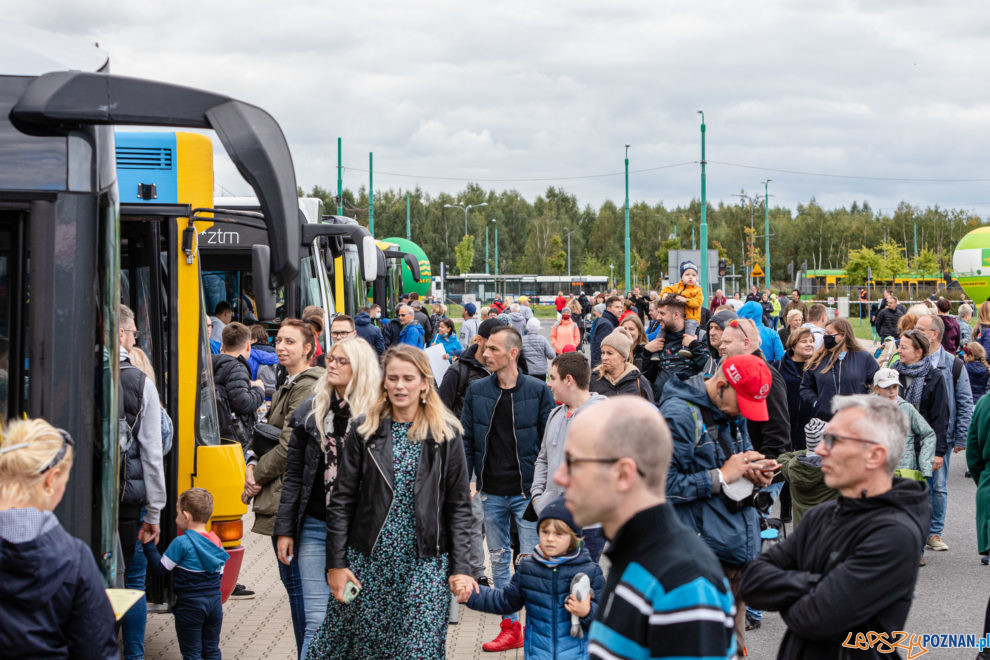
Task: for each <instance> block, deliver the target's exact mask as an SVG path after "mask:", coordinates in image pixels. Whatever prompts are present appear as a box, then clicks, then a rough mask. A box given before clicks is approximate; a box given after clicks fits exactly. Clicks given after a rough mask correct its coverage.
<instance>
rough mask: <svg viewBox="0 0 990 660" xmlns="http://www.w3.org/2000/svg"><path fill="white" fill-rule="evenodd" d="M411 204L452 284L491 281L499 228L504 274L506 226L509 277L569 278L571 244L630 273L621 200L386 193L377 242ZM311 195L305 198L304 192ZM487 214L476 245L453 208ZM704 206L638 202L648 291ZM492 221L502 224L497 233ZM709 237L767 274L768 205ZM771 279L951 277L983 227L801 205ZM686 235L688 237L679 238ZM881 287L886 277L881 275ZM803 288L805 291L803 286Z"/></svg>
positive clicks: (786, 217)
mask: <svg viewBox="0 0 990 660" xmlns="http://www.w3.org/2000/svg"><path fill="white" fill-rule="evenodd" d="M407 193H408V194H409V197H410V218H411V219H410V226H411V238H412V240H413V241H415V242H416V243H417V244H419V245H420V246H421V247H422V248H423V250H425V251H426V254H427V255H428V256H429V258H430V262H431V263H432V264H434V269H435V272H437V271H436V269H437V268H438V264H439V263H440V262H445V263H446V264H448V267H450V268H451V271H450V272H452V273H457V272H484V271H485V226H486V225H487V226H488V228H489V268H490V269H491V272H494V268H495V264H494V259H495V246H494V240H495V225H496V224H497V225H498V242H499V244H498V259H499V267H498V270H499V272H500V273H516V274H523V273H526V274H540V275H565V274H567V236H568V234H570V243H571V272H572V273H573V274H583V275H608V274H609V265H610V264H612V265H614V266H615V274H616V276H618V277H621V273H622V271H623V269H624V263H625V261H624V224H625V220H624V207H623V205H622V204H616V203H615V202H612V201H611V200H607V201H605V202H603V203H602V204H601V205H600V206H599V207H598V208H595V207H593V206H591V205H590V204H585V205H584V206H581V205H580V204H579V202H578V199H577V196H576V195H574V194H573V193H569V192H567V191H565V190H564V189H562V188H558V187H554V186H551V187H549V188H547V190H546V192H545V193H544V194H542V195H540V196H538V197H537V198H536V199H535V200H533V201H532V202H530V201H529V200H527V199H526V198H524V197H523V196H522V195H521V194H520V193H519V192H518V191H515V190H503V191H495V190H484V189H483V188H482V187H481V186H479V185H477V184H469V185H468V186H467V187H466V188H465V189H464V190H462V191H461V192H459V193H457V194H455V195H450V194H447V193H440V194H438V195H431V194H430V193H427V192H425V191H423V190H422V189H421V188H419V187H416V188H414V189H411V190H408V191H405V190H385V191H380V192H379V191H376V192H375V200H374V220H375V236H376V237H382V238H384V237H388V236H405V235H406V194H407ZM300 194H301V195H302V194H303V191H302V190H300ZM308 196H311V197H319V198H321V199H322V200H323V201H324V204H325V205H326V208H327V212H328V213H335V212H336V208H337V202H336V198H335V195H334V194H333V193H332V192H331V191H329V190H326V189H324V188H321V187H319V186H315V187H314V188H313V189H312V190H311V191H310V192H309V193H308ZM482 202H484V203H487V206H485V207H481V208H473V209H471V210H470V212H469V213H468V234H467V236H468V238H467V239H465V238H464V236H465V234H464V213H463V211H462V210H461V209H458V208H445V205H446V204H455V205H460V206H465V205H468V204H481V203H482ZM343 206H344V215H347V216H349V217H353V218H355V219H357V220H358V222H360V223H361V224H362V225H364V226H366V227H367V226H368V215H369V204H368V194H367V189H365V188H364V187H361V188H360V189H358V190H357V191H356V192H355V191H351V190H349V189H345V190H344V192H343ZM700 217H701V202H700V200H692V201H691V203H690V204H688V205H686V206H681V205H678V206H672V207H667V206H666V205H665V204H664V203H663V202H658V203H656V204H653V205H651V204H648V203H646V202H637V203H636V204H634V205H631V206H630V208H629V232H630V245H631V253H630V260H631V268H632V273H633V278H634V280H635V281H637V282H643V283H644V284H645V282H646V281H647V278H649V280H650V281H651V282H654V281H656V280H657V279H658V278H659V277H660V276H661V274H663V275H665V274H666V273H667V263H666V262H667V251H668V250H671V249H677V248H681V249H688V248H690V247H691V231H692V227H693V229H694V233H695V239H696V240H697V239H698V233H699V226H700V225H699V221H700ZM492 219H495V220H496V222H495V223H493V222H492ZM707 221H708V236H709V241H710V248H711V249H718V250H719V253H720V256H721V258H723V259H725V260H726V261H727V263H728V264H729V266H730V270H731V267H732V266H733V265H734V266H735V267H736V269H737V272H742V268H744V267H745V268H747V269H748V268H751V267H752V265H753V264H754V263H759V264H760V265H761V267H762V266H763V265H765V263H766V262H765V256H764V254H763V252H764V250H763V248H764V229H763V228H764V210H763V205H762V201H760V202H759V203H754V199H753V198H752V197H749V198H747V197H746V196H745V195H742V196H740V201H739V202H737V203H729V204H726V203H725V202H718V204H717V205H714V204H711V203H710V204H708V208H707ZM769 223H770V235H771V241H770V242H771V246H772V247H771V255H770V256H771V260H772V262H771V265H772V271H771V275H772V276H773V279H774V280H775V281H780V282H782V283H783V282H786V281H787V280H788V279H791V278H789V277H788V266H789V265H791V266H793V268H794V269H795V270H798V269H800V268H801V267H802V266H803V265H804V264H805V263H806V264H807V267H808V268H810V269H821V268H846V267H847V266H850V267H851V269H852V270H854V271H855V272H857V273H858V272H859V270H862V271H863V275H864V276H865V272H866V267H867V265H869V266H871V267H872V268H873V269H874V271H876V270H877V268H880V269H881V271H882V272H886V270H889V269H895V270H897V269H900V270H901V271H903V270H920V271H923V272H941V271H942V270H951V268H952V253H953V251H954V250H955V245H956V242H957V241H958V240H959V239H961V238H962V237H963V236H965V235H966V233H967V232H969V231H970V230H972V229H974V228H976V227H978V226H979V225H980V223H981V221H980V218H979V217H978V216H975V215H972V214H970V213H967V212H965V211H962V210H958V209H943V208H940V207H938V206H934V207H926V208H920V207H917V206H912V205H910V204H908V203H906V202H902V203H901V204H899V205H898V207H897V209H896V210H894V211H893V213H880V212H876V211H874V210H873V209H872V208H871V207H870V205H869V204H868V203H867V202H862V203H859V202H855V201H854V202H853V203H852V204H851V206H849V207H848V208H846V207H842V208H833V209H826V208H823V207H822V206H821V205H819V204H818V203H817V202H816V201H815V199H811V200H810V201H809V202H808V203H806V204H800V205H798V207H797V209H796V212H795V211H792V210H791V209H788V208H783V207H771V208H770V211H769ZM915 226H917V237H918V239H917V245H918V256H917V257H915V255H914V235H915ZM675 235H676V238H675ZM874 277H878V274H877V273H876V272H874ZM791 281H793V280H791Z"/></svg>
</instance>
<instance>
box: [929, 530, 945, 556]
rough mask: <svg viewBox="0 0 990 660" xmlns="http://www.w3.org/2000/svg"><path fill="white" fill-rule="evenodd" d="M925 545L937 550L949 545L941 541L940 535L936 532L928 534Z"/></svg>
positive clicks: (942, 549)
mask: <svg viewBox="0 0 990 660" xmlns="http://www.w3.org/2000/svg"><path fill="white" fill-rule="evenodd" d="M925 547H927V548H929V549H931V550H936V551H939V552H941V551H944V550H948V549H949V546H948V545H946V543H945V541H943V540H942V537H941V536H939V535H938V534H932V535H931V536H929V537H928V542H927V543H925Z"/></svg>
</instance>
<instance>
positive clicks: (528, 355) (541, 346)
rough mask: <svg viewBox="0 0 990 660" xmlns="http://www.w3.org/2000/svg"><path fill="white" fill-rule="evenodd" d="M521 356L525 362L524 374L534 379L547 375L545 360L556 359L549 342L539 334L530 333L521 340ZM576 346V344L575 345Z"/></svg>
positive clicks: (555, 353)
mask: <svg viewBox="0 0 990 660" xmlns="http://www.w3.org/2000/svg"><path fill="white" fill-rule="evenodd" d="M522 345H523V349H522V354H523V359H524V360H526V372H527V373H530V374H533V375H534V376H536V377H538V378H539V377H543V376H546V375H547V369H548V368H547V360H552V359H554V358H555V357H557V352H556V351H555V350H554V349H553V345H552V344H551V343H550V340H549V339H547V338H546V337H544V336H543V335H541V334H540V333H539V332H531V333H529V334H527V335H525V336H524V337H523V338H522ZM575 346H577V344H575Z"/></svg>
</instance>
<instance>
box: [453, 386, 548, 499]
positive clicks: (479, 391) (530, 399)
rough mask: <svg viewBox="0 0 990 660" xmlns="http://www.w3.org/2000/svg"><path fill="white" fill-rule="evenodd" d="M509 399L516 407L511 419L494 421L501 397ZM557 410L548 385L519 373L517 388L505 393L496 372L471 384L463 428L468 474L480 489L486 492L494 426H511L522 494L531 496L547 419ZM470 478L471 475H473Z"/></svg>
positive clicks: (467, 395) (467, 396)
mask: <svg viewBox="0 0 990 660" xmlns="http://www.w3.org/2000/svg"><path fill="white" fill-rule="evenodd" d="M502 396H508V397H510V402H511V404H512V416H511V418H509V419H499V420H496V419H493V418H494V415H495V408H496V406H497V405H498V400H499V397H502ZM551 408H553V395H552V394H550V388H549V387H547V385H546V383H544V382H542V381H540V380H537V379H536V378H532V377H531V376H526V375H523V374H519V378H518V379H517V380H516V386H515V387H513V388H512V389H511V390H503V389H502V388H501V387H499V384H498V374H497V373H494V374H492V375H491V376H488V377H487V378H482V379H480V380H476V381H475V382H473V383H471V384H470V385H469V386H468V388H467V393H466V394H465V396H464V407H463V409H462V410H461V426H463V427H464V453H465V455H466V456H467V467H468V474H469V475H471V474H474V476H476V477H477V480H478V490H479V491H482V490H484V472H485V456H486V455H487V453H488V434H489V431H490V429H491V427H492V425H493V424H507V425H509V426H511V429H510V431H511V433H512V435H513V437H514V438H515V441H516V447H515V449H516V460H517V461H518V463H519V471H520V474H519V480H520V484H519V485H520V487H521V488H520V493H522V494H525V495H527V496H528V495H529V489H530V487H531V486H532V485H533V469H534V467H535V465H536V457H537V456H538V455H539V453H540V443H541V442H542V440H543V431H544V430H545V429H546V424H547V416H549V415H550V410H551ZM469 478H470V476H469Z"/></svg>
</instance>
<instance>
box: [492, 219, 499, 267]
mask: <svg viewBox="0 0 990 660" xmlns="http://www.w3.org/2000/svg"><path fill="white" fill-rule="evenodd" d="M492 222H494V223H495V277H498V220H497V219H495V218H492Z"/></svg>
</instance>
